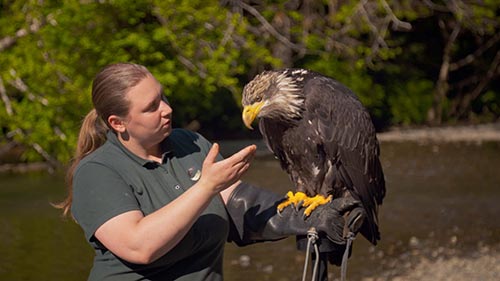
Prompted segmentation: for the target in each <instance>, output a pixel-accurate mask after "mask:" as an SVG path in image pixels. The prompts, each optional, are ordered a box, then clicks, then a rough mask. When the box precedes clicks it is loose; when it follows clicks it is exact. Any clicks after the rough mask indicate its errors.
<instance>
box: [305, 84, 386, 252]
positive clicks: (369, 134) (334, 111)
mask: <svg viewBox="0 0 500 281" xmlns="http://www.w3.org/2000/svg"><path fill="white" fill-rule="evenodd" d="M304 93H305V94H306V104H305V111H304V116H303V119H306V120H311V122H312V125H313V126H314V128H315V129H316V130H317V133H318V134H319V138H320V139H321V141H322V145H323V149H324V151H325V153H326V154H327V158H329V159H331V160H332V161H333V162H334V163H333V171H331V172H329V174H330V175H331V178H332V181H335V182H337V183H338V182H339V181H340V182H341V183H343V184H344V185H345V186H346V187H347V189H348V190H349V191H350V192H351V194H352V195H353V197H354V198H356V199H358V200H360V201H361V202H362V203H363V206H364V207H365V209H366V212H367V220H366V221H365V223H364V224H363V226H362V228H361V233H362V234H363V235H364V236H365V237H366V238H367V239H368V240H369V241H370V242H372V243H373V244H376V242H377V240H379V239H380V234H379V231H378V226H377V224H378V220H377V211H378V205H380V204H382V200H383V198H384V196H385V181H384V175H383V171H382V167H381V164H380V161H379V145H378V141H377V139H376V134H375V129H374V126H373V123H372V121H371V119H370V116H369V114H368V112H367V111H366V110H365V109H364V107H363V106H362V105H361V103H360V102H359V100H358V99H357V98H356V96H355V95H354V94H353V93H352V92H351V91H350V90H349V89H348V88H347V87H345V86H343V85H342V84H340V83H339V82H337V81H335V80H333V79H330V78H327V77H323V76H316V77H314V78H312V79H311V80H309V81H308V82H307V83H306V85H305V86H304ZM332 184H333V183H332ZM332 188H333V185H332Z"/></svg>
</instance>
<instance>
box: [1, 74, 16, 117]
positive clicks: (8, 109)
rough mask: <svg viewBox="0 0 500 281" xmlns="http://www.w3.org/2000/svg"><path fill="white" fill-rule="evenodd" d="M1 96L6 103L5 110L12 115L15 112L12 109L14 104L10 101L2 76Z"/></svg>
mask: <svg viewBox="0 0 500 281" xmlns="http://www.w3.org/2000/svg"><path fill="white" fill-rule="evenodd" d="M0 96H2V101H3V103H4V104H5V111H7V115H9V116H12V114H14V112H13V111H12V105H11V103H10V99H9V96H8V95H7V91H6V90H5V85H4V84H3V80H2V77H0Z"/></svg>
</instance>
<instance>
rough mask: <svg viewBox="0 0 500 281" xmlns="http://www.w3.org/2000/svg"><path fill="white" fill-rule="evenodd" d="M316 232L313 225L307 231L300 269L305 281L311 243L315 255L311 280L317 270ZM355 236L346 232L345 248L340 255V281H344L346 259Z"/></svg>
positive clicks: (313, 280) (314, 277)
mask: <svg viewBox="0 0 500 281" xmlns="http://www.w3.org/2000/svg"><path fill="white" fill-rule="evenodd" d="M318 238H319V236H318V232H317V231H316V229H315V228H314V227H312V228H311V229H309V230H308V231H307V248H306V260H305V262H304V270H303V271H302V281H306V276H307V268H308V264H309V258H310V257H311V254H312V253H311V245H313V246H314V254H315V255H316V260H315V262H314V266H313V274H312V277H311V280H312V281H315V280H316V275H317V271H318V265H319V249H318V244H317V243H316V241H317V240H318ZM355 238H356V236H355V234H354V233H353V232H349V233H348V234H347V238H346V239H347V242H346V248H345V250H344V255H343V256H342V263H341V267H340V280H341V281H346V276H347V260H348V259H349V249H350V248H351V245H352V241H354V239H355Z"/></svg>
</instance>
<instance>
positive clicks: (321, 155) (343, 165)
mask: <svg viewBox="0 0 500 281" xmlns="http://www.w3.org/2000/svg"><path fill="white" fill-rule="evenodd" d="M242 104H243V106H245V107H246V108H245V110H244V117H243V118H244V120H245V123H247V125H248V126H249V124H248V123H251V121H253V119H254V118H256V117H258V118H259V129H260V131H261V133H262V135H263V137H264V140H265V141H266V143H267V145H268V147H269V149H270V150H271V151H272V152H273V153H274V154H275V156H276V157H277V158H278V159H279V161H280V163H281V166H282V168H283V169H284V170H285V171H286V172H287V173H288V174H289V175H290V177H291V180H292V181H293V182H294V183H295V184H296V188H297V191H302V192H304V193H306V194H307V195H309V196H314V195H316V194H321V195H324V196H328V195H333V198H336V197H341V196H345V195H347V194H351V195H352V196H353V197H354V198H356V199H359V200H360V201H361V202H362V203H363V206H364V208H365V210H366V213H367V219H366V220H365V222H364V224H363V226H362V228H361V233H362V234H363V235H364V236H365V237H366V238H367V239H368V240H369V241H370V242H372V243H373V244H376V242H377V240H379V239H380V234H379V230H378V219H377V212H378V205H380V204H382V200H383V198H384V196H385V181H384V175H383V171H382V167H381V164H380V161H379V144H378V141H377V139H376V134H375V129H374V126H373V124H372V121H371V119H370V116H369V114H368V112H367V111H366V109H365V108H364V107H363V106H362V104H361V102H360V101H359V100H358V99H357V97H356V96H355V95H354V93H352V91H350V90H349V89H348V88H347V87H345V86H344V85H342V84H340V83H339V82H337V81H335V80H333V79H332V78H329V77H325V76H323V75H321V74H318V73H315V72H311V71H307V70H303V69H284V70H279V71H268V72H264V73H262V74H260V75H258V76H256V77H255V78H254V80H252V81H251V82H250V83H249V84H248V85H247V86H245V89H244V91H243V100H242ZM257 105H258V106H257ZM254 109H255V110H254ZM254 111H255V112H254ZM252 114H254V116H251V117H248V116H249V115H252Z"/></svg>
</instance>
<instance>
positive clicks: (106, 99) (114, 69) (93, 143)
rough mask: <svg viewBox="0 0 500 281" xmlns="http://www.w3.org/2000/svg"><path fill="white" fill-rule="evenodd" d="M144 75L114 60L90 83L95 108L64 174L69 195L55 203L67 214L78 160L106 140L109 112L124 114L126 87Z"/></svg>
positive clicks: (145, 71) (140, 69) (141, 68)
mask: <svg viewBox="0 0 500 281" xmlns="http://www.w3.org/2000/svg"><path fill="white" fill-rule="evenodd" d="M147 76H152V75H151V73H150V72H149V70H148V69H147V68H146V67H144V66H142V65H138V64H132V63H116V64H111V65H108V66H106V67H104V68H103V69H102V70H101V71H100V72H99V73H97V75H96V77H95V78H94V81H93V83H92V103H93V105H94V108H93V109H92V110H91V111H90V112H89V113H88V114H87V115H86V116H85V118H84V119H83V123H82V126H81V128H80V133H79V135H78V142H77V146H76V152H75V157H74V158H73V160H72V162H71V165H70V166H69V168H68V171H67V173H66V182H67V187H68V195H67V197H66V199H65V200H64V201H63V202H61V203H58V204H55V205H54V206H55V207H56V208H59V209H62V210H63V215H64V216H67V215H69V214H70V212H71V204H72V202H73V174H74V172H75V169H76V167H77V166H78V164H79V163H80V161H81V160H82V159H83V158H84V157H85V156H87V155H89V154H90V153H92V152H93V151H95V150H96V149H97V148H99V147H100V146H101V145H103V144H104V142H105V141H106V133H107V131H108V130H110V129H111V126H109V124H108V121H107V120H108V117H109V116H111V115H116V116H122V117H125V116H127V115H128V112H129V107H130V103H129V101H128V99H127V97H126V94H127V92H128V90H129V89H130V88H132V87H134V86H135V85H137V84H139V82H140V81H142V80H143V79H144V78H146V77H147Z"/></svg>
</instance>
